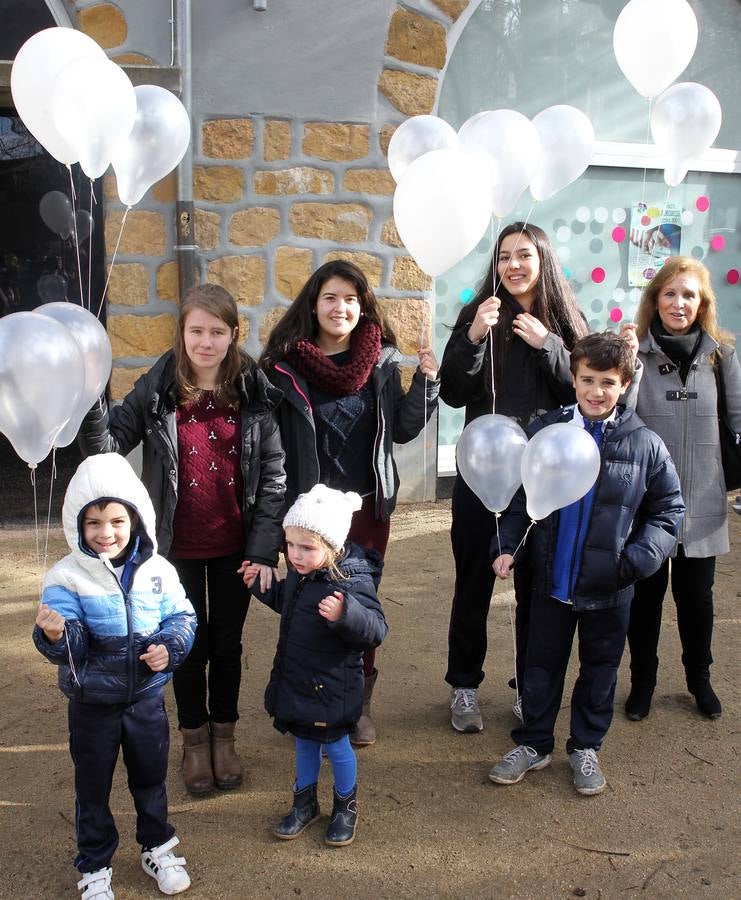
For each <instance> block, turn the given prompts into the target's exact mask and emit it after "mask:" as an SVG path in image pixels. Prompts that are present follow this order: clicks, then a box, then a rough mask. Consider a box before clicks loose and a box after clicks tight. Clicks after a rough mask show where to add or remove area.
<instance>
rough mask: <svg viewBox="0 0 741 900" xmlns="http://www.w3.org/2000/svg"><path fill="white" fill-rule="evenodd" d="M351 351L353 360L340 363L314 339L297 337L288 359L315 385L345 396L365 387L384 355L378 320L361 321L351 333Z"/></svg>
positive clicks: (336, 394)
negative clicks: (342, 364) (334, 361)
mask: <svg viewBox="0 0 741 900" xmlns="http://www.w3.org/2000/svg"><path fill="white" fill-rule="evenodd" d="M350 353H351V359H350V362H349V363H347V365H344V366H338V365H335V364H334V363H333V362H332V360H331V358H330V357H329V356H327V355H326V353H324V352H323V351H322V350H320V349H319V347H317V345H316V344H315V343H314V342H313V341H296V343H295V344H294V345H293V347H292V348H291V349H290V350H289V351H288V354H287V355H286V359H287V360H288V362H289V363H290V365H292V366H293V368H294V369H295V370H296V371H297V372H298V373H299V375H303V377H304V378H305V379H306V380H307V381H308V382H309V384H310V385H312V386H313V387H315V388H318V389H319V390H320V391H324V392H325V393H327V394H334V395H335V396H337V397H345V396H347V395H348V394H354V393H356V392H357V391H359V390H360V388H362V387H363V385H364V384H365V383H366V382H367V381H368V379H369V378H370V376H371V372H372V371H373V368H374V366H375V365H376V363H377V362H378V358H379V356H380V355H381V329H380V328H379V327H378V325H376V323H375V322H371V321H369V320H368V319H365V318H363V319H361V320H360V322H358V324H357V326H356V327H355V328H354V329H353V331H352V334H351V335H350Z"/></svg>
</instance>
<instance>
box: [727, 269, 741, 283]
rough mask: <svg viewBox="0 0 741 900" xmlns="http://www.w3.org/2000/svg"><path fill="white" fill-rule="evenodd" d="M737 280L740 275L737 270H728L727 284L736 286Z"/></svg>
mask: <svg viewBox="0 0 741 900" xmlns="http://www.w3.org/2000/svg"><path fill="white" fill-rule="evenodd" d="M739 278H741V273H739V271H738V269H729V270H728V272H727V273H726V281H727V282H728V284H738V281H739Z"/></svg>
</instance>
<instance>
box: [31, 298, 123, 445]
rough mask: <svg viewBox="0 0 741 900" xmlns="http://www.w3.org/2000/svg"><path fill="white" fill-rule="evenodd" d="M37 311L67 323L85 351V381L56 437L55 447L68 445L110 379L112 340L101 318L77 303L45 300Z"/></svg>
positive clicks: (83, 362)
mask: <svg viewBox="0 0 741 900" xmlns="http://www.w3.org/2000/svg"><path fill="white" fill-rule="evenodd" d="M36 312H37V313H39V314H40V315H43V316H49V317H50V318H52V319H54V320H56V321H57V322H59V324H60V325H64V326H65V327H66V328H67V330H68V331H69V333H70V334H71V335H72V338H73V339H74V341H75V343H76V344H77V346H78V347H79V349H80V353H81V355H82V366H83V373H84V381H83V386H82V390H81V392H80V397H79V399H78V401H77V406H76V407H75V409H74V410H73V411H72V413H71V415H70V418H69V421H68V422H67V424H66V425H65V426H64V428H62V430H61V431H60V432H59V434H58V435H57V437H56V438H55V440H54V446H55V447H66V446H67V445H68V444H71V443H72V441H74V439H75V438H76V437H77V432H78V431H79V430H80V425H81V424H82V420H83V419H84V418H85V416H86V415H87V413H88V412H89V411H90V408H91V407H92V405H93V404H94V403H95V401H96V400H97V399H98V397H100V395H101V394H102V392H103V389H104V388H105V386H106V384H107V383H108V379H109V378H110V375H111V362H112V350H111V341H110V339H109V337H108V333H107V332H106V330H105V328H104V327H103V326H102V325H101V323H100V322H99V321H98V319H96V318H95V316H94V315H93V314H92V313H91V312H89V311H88V310H86V309H83V308H82V307H81V306H78V305H77V304H76V303H46V304H44V306H39V307H37V309H36Z"/></svg>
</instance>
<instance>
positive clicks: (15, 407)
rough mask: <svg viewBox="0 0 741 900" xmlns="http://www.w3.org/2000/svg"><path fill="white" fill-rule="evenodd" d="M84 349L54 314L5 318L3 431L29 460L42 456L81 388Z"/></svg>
mask: <svg viewBox="0 0 741 900" xmlns="http://www.w3.org/2000/svg"><path fill="white" fill-rule="evenodd" d="M83 380H84V375H83V364H82V354H81V353H80V349H79V347H78V346H77V343H76V342H75V340H74V338H73V337H72V335H71V334H70V332H69V330H68V329H67V328H65V327H64V325H60V323H59V322H55V321H54V320H53V319H51V318H49V316H42V315H39V314H38V313H35V312H17V313H11V314H10V315H9V316H4V317H3V318H2V319H0V431H1V432H2V433H3V434H4V435H5V436H6V437H7V438H8V440H9V441H10V443H11V444H12V445H13V449H14V450H15V452H16V453H17V454H18V456H20V458H21V459H23V460H25V462H27V463H28V464H29V465H30V466H35V465H37V464H38V463H40V462H41V460H42V459H44V458H45V457H46V456H47V455H48V454H49V452H50V450H51V448H52V445H53V444H54V442H55V441H56V440H57V437H58V435H59V433H60V431H61V430H62V428H63V427H64V426H65V424H66V422H67V421H68V419H69V417H70V415H71V414H72V411H73V410H74V408H75V406H76V404H77V402H78V400H79V398H80V394H81V393H82V386H83Z"/></svg>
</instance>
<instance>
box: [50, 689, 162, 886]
mask: <svg viewBox="0 0 741 900" xmlns="http://www.w3.org/2000/svg"><path fill="white" fill-rule="evenodd" d="M68 721H69V749H70V754H71V756H72V761H73V762H74V764H75V794H76V798H75V825H76V828H77V848H78V851H79V852H78V854H77V857H76V859H75V866H76V867H77V868H78V869H79V870H80V872H96V871H97V870H98V869H104V868H106V867H107V866H109V865H110V864H111V859H112V858H113V854H114V853H115V851H116V847H117V846H118V831H117V830H116V825H115V823H114V821H113V816H112V815H111V810H110V807H109V805H108V801H109V799H110V796H111V784H112V782H113V771H114V769H115V768H116V761H117V759H118V751H119V748H120V749H121V751H122V752H123V760H124V765H125V766H126V772H127V774H128V782H129V790H130V791H131V796H132V797H133V798H134V806H135V807H136V840H137V842H138V843H139V844H141V846H142V847H146V848H151V847H159V845H160V844H164V843H165V841H168V840H169V839H170V838H171V837H172V835H173V834H175V829H174V828H173V827H172V825H170V824H169V822H168V821H167V786H166V783H165V780H166V778H167V754H168V752H169V749H170V730H169V727H168V724H167V714H166V712H165V702H164V698H163V692H162V690H157V691H155V692H154V693H153V694H151V695H147V696H145V697H143V698H142V699H141V700H138V701H137V702H136V703H131V704H126V703H113V704H110V705H106V704H94V703H81V702H79V701H78V700H70V702H69V708H68Z"/></svg>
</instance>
